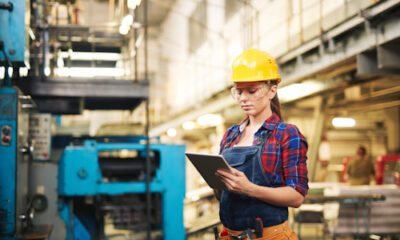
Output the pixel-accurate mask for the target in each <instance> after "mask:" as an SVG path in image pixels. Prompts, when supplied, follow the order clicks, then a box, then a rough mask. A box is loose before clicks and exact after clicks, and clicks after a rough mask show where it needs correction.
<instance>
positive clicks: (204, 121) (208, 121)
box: [197, 114, 222, 127]
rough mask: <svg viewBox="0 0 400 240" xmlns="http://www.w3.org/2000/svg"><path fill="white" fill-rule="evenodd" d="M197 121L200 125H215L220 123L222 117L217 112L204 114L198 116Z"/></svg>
mask: <svg viewBox="0 0 400 240" xmlns="http://www.w3.org/2000/svg"><path fill="white" fill-rule="evenodd" d="M197 123H198V124H199V125H200V126H202V127H215V126H218V125H220V124H221V123H222V117H221V115H218V114H206V115H203V116H200V117H199V118H198V119H197Z"/></svg>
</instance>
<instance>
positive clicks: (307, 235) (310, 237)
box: [188, 224, 400, 240]
mask: <svg viewBox="0 0 400 240" xmlns="http://www.w3.org/2000/svg"><path fill="white" fill-rule="evenodd" d="M293 230H294V231H295V232H296V233H297V236H298V239H299V240H353V239H365V240H400V236H398V237H379V236H376V235H373V234H371V235H370V236H369V237H363V238H356V237H352V236H336V237H333V236H332V235H330V234H329V233H326V234H324V233H323V227H322V225H318V224H308V225H307V226H306V224H304V226H302V227H301V229H300V235H299V232H298V230H299V229H298V228H297V226H296V227H295V229H293ZM188 240H215V236H214V233H213V230H212V229H209V230H208V231H206V232H202V233H199V234H197V235H193V236H190V237H189V238H188Z"/></svg>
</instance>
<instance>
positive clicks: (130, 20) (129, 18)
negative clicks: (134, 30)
mask: <svg viewBox="0 0 400 240" xmlns="http://www.w3.org/2000/svg"><path fill="white" fill-rule="evenodd" d="M132 23H133V16H132V15H130V14H128V15H126V16H125V17H123V18H122V21H121V25H124V26H131V25H132Z"/></svg>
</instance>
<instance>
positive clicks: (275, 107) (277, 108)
mask: <svg viewBox="0 0 400 240" xmlns="http://www.w3.org/2000/svg"><path fill="white" fill-rule="evenodd" d="M268 84H269V86H273V85H278V81H277V80H274V81H269V82H268ZM271 110H272V112H273V113H275V114H276V115H278V117H279V118H280V119H281V121H283V118H282V113H281V104H280V103H279V98H278V93H276V94H275V97H274V98H273V99H272V100H271Z"/></svg>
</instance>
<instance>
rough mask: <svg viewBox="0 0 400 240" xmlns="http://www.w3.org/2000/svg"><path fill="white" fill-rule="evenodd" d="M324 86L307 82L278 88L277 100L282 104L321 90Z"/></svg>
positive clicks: (314, 82) (315, 82)
mask: <svg viewBox="0 0 400 240" xmlns="http://www.w3.org/2000/svg"><path fill="white" fill-rule="evenodd" d="M323 87H324V85H323V84H322V83H320V82H317V81H308V82H304V83H294V84H290V85H288V86H285V87H282V88H279V90H278V95H279V100H281V101H282V102H289V101H293V100H296V99H299V98H302V97H305V96H308V95H311V94H313V93H316V92H318V91H320V90H322V89H323Z"/></svg>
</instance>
